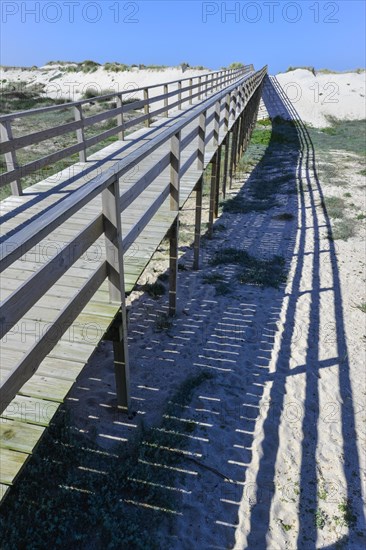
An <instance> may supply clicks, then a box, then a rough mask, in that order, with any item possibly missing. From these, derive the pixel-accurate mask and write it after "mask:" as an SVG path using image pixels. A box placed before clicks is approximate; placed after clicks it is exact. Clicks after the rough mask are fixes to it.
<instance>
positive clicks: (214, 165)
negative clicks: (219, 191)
mask: <svg viewBox="0 0 366 550" xmlns="http://www.w3.org/2000/svg"><path fill="white" fill-rule="evenodd" d="M216 178H217V151H216V153H215V154H214V156H213V157H212V160H211V186H210V209H209V217H208V236H209V237H210V238H211V237H212V236H213V222H214V216H215V198H216Z"/></svg>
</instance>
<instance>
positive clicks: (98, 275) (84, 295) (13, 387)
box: [0, 262, 107, 413]
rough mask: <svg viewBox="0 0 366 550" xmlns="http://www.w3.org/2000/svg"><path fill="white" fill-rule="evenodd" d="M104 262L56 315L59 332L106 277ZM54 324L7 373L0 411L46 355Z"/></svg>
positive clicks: (71, 320)
mask: <svg viewBox="0 0 366 550" xmlns="http://www.w3.org/2000/svg"><path fill="white" fill-rule="evenodd" d="M106 275H107V271H106V263H105V262H103V264H101V265H100V267H99V269H97V270H96V271H95V272H94V274H93V275H92V276H91V277H90V278H89V280H88V281H87V283H86V284H85V285H84V286H83V288H82V289H80V292H79V293H78V295H77V296H76V297H75V298H74V299H73V300H72V301H71V302H69V303H68V304H67V305H66V306H65V308H64V309H63V310H62V311H61V313H60V314H59V315H58V317H57V321H56V322H57V326H58V330H59V332H60V333H62V334H63V333H64V332H66V330H67V328H68V327H69V326H70V325H71V323H72V322H73V321H74V319H76V317H77V316H78V314H79V313H80V312H81V311H82V310H83V308H84V307H85V305H86V304H87V303H88V302H89V300H90V298H91V296H92V295H93V294H94V293H95V291H96V290H97V289H98V288H99V287H100V285H101V284H102V282H103V281H104V279H105V278H106ZM53 330H54V326H53V325H51V326H50V327H49V328H48V330H46V331H44V332H43V334H42V337H41V338H40V339H39V340H38V341H37V342H36V343H35V344H34V345H33V347H32V348H31V350H30V351H29V352H28V354H27V355H26V356H25V357H24V359H23V360H21V361H20V363H18V365H17V366H16V368H15V369H14V370H13V371H12V372H11V373H10V374H9V376H8V377H7V378H6V379H5V380H4V382H3V383H2V385H1V387H0V413H2V412H3V410H4V409H6V407H7V406H8V404H9V403H10V402H11V400H12V399H13V398H14V396H15V395H16V393H17V392H18V391H19V390H20V388H21V387H22V386H23V385H24V384H25V383H26V382H27V380H29V379H30V378H31V376H32V375H33V374H34V373H35V371H36V370H37V367H38V366H39V364H40V363H41V361H42V359H44V357H46V356H47V355H48V354H49V352H50V351H51V350H52V348H53V347H54V346H55V344H56V342H55V341H54V339H53V337H52V331H53Z"/></svg>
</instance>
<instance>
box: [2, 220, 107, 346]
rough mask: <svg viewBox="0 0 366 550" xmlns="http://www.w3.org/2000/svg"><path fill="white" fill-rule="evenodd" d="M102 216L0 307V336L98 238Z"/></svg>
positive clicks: (101, 226) (101, 230)
mask: <svg viewBox="0 0 366 550" xmlns="http://www.w3.org/2000/svg"><path fill="white" fill-rule="evenodd" d="M102 233H103V224H102V217H101V216H98V218H96V219H95V220H94V221H92V222H91V223H90V224H89V225H88V226H87V227H86V228H85V229H84V230H83V231H81V232H80V233H78V234H77V235H76V236H75V238H74V239H72V241H71V242H70V243H69V244H68V245H66V246H65V247H64V248H63V249H62V250H61V252H60V253H59V254H57V255H56V256H54V257H53V258H52V259H51V260H50V261H49V262H47V263H46V264H45V265H44V266H43V267H42V268H41V269H40V270H39V271H37V272H36V273H34V275H33V276H32V277H30V278H29V279H27V280H26V281H25V282H24V283H23V284H22V285H21V286H20V287H19V289H18V290H17V291H15V292H13V294H11V295H10V296H9V298H7V299H6V300H4V302H3V303H2V305H1V306H0V319H1V323H0V337H1V338H3V337H4V336H5V334H6V333H7V332H8V331H9V330H10V329H11V327H13V326H14V325H15V323H17V322H18V321H19V320H20V319H21V318H22V317H23V315H25V313H26V312H27V311H28V310H29V309H31V307H32V306H33V305H34V304H35V303H36V302H38V300H39V299H40V298H41V297H42V296H43V295H44V294H45V293H46V292H47V291H48V290H49V289H50V288H51V287H52V285H54V284H55V282H56V281H57V280H58V279H59V278H60V277H61V276H62V275H63V274H64V273H66V271H67V270H68V269H69V268H70V266H71V265H72V264H73V263H75V262H76V260H78V259H79V258H80V256H81V255H82V254H84V252H86V250H87V249H88V248H89V247H90V246H91V245H92V244H93V243H94V242H95V241H96V240H97V239H98V238H99V237H100V235H102Z"/></svg>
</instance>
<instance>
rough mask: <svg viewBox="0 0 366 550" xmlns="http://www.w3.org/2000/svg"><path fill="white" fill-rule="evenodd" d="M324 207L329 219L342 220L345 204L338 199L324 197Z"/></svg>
mask: <svg viewBox="0 0 366 550" xmlns="http://www.w3.org/2000/svg"><path fill="white" fill-rule="evenodd" d="M324 202H325V206H326V209H327V212H328V214H329V216H330V217H331V218H344V211H345V208H346V203H345V202H344V200H343V199H341V198H340V197H326V198H325V200H324Z"/></svg>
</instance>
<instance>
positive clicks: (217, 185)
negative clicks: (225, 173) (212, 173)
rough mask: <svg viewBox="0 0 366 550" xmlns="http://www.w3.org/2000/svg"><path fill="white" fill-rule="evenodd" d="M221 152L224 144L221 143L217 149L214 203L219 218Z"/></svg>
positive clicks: (216, 215)
mask: <svg viewBox="0 0 366 550" xmlns="http://www.w3.org/2000/svg"><path fill="white" fill-rule="evenodd" d="M221 154H222V145H219V148H218V149H217V159H216V178H215V204H214V216H215V218H218V216H219V200H220V176H221Z"/></svg>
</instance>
